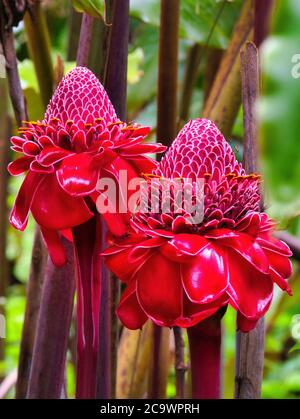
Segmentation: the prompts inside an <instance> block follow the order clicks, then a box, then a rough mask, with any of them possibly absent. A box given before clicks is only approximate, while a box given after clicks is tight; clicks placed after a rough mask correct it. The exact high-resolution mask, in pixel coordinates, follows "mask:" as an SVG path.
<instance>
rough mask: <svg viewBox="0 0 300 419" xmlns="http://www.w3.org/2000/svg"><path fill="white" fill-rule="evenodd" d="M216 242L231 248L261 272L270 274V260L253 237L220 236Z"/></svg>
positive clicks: (246, 235) (242, 234)
mask: <svg viewBox="0 0 300 419" xmlns="http://www.w3.org/2000/svg"><path fill="white" fill-rule="evenodd" d="M216 242H217V243H218V244H219V245H223V246H229V247H231V248H232V249H234V250H235V251H236V252H238V253H239V254H240V255H241V256H243V258H245V259H246V260H247V261H248V262H250V263H251V264H253V265H254V266H255V267H256V268H257V269H258V270H260V271H261V272H263V273H268V272H269V261H268V258H267V257H266V255H265V252H264V251H263V250H262V248H261V247H260V245H259V244H258V243H257V241H255V238H254V237H253V236H250V235H248V234H244V233H238V234H236V235H235V236H227V237H224V238H223V237H221V236H220V238H218V239H217V241H216Z"/></svg>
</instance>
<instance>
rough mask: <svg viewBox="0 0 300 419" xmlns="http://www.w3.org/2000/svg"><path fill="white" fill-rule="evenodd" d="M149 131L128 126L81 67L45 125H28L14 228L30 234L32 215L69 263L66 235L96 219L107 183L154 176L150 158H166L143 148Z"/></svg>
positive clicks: (55, 253) (16, 164)
mask: <svg viewBox="0 0 300 419" xmlns="http://www.w3.org/2000/svg"><path fill="white" fill-rule="evenodd" d="M148 132H149V128H147V127H142V126H138V125H136V124H133V125H127V124H125V123H123V122H121V121H120V120H118V118H117V116H116V113H115V110H114V108H113V106H112V104H111V102H110V100H109V98H108V96H107V94H106V92H105V90H104V88H103V87H102V85H101V84H100V82H99V81H98V79H97V78H96V77H95V76H94V74H93V73H92V72H91V71H89V70H88V69H87V68H83V67H77V68H75V69H74V70H72V71H71V72H70V73H68V75H67V76H66V77H65V78H64V79H63V80H62V81H61V83H60V84H59V86H58V88H57V90H56V92H55V93H54V96H53V98H52V100H51V102H50V104H49V106H48V108H47V111H46V114H45V117H44V120H43V121H41V122H40V121H37V122H25V124H24V126H23V127H22V128H20V134H19V136H15V137H12V138H11V143H12V145H13V146H12V149H13V150H14V151H16V152H17V153H22V154H23V156H22V157H19V158H18V159H17V160H15V161H13V162H12V163H11V164H10V165H9V168H8V169H9V172H10V174H12V175H14V176H16V175H20V174H22V173H24V172H27V174H26V177H25V180H24V182H23V184H22V186H21V189H20V191H19V193H18V196H17V198H16V201H15V204H14V207H13V210H12V214H11V217H10V222H11V224H12V225H13V226H14V227H15V228H17V229H19V230H24V229H25V227H26V224H27V219H28V214H29V211H31V212H32V214H33V217H34V218H35V220H36V221H37V223H38V224H39V225H40V226H41V230H42V233H43V236H44V239H45V241H46V243H47V245H48V248H49V251H50V254H51V256H52V259H53V261H54V263H55V264H56V265H62V264H64V262H65V256H64V252H63V248H62V246H61V244H60V240H59V231H65V230H68V229H71V228H72V227H74V226H77V225H80V224H83V223H84V222H86V221H87V220H88V219H90V218H91V217H92V216H93V208H94V206H93V204H92V202H93V201H95V200H96V198H97V193H96V185H97V182H98V179H99V177H100V176H102V175H103V176H113V177H116V178H117V177H118V171H119V170H120V169H124V170H127V172H128V175H129V177H130V176H132V177H135V176H137V175H138V174H139V173H140V172H141V171H148V170H152V169H153V168H154V167H155V162H154V161H153V160H150V159H149V158H147V157H145V156H144V154H145V153H155V152H160V151H163V150H164V149H165V148H164V147H163V146H161V145H159V144H142V141H143V139H144V138H145V136H146V135H147V134H148Z"/></svg>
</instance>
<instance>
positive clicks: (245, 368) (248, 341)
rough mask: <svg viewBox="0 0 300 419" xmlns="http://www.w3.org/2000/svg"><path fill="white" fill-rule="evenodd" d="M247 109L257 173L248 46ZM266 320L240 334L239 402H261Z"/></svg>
mask: <svg viewBox="0 0 300 419" xmlns="http://www.w3.org/2000/svg"><path fill="white" fill-rule="evenodd" d="M241 63H242V67H241V73H242V93H243V108H244V133H245V134H244V135H245V138H244V167H245V170H246V172H247V173H255V172H256V171H257V122H256V118H255V102H256V100H257V98H258V95H259V66H258V51H257V49H256V47H255V45H254V44H252V43H247V44H246V46H245V51H243V52H242V54H241ZM264 334H265V330H264V319H263V318H262V319H260V320H259V322H258V323H257V326H256V327H255V329H254V330H252V331H251V332H249V333H242V332H237V338H236V346H237V353H236V378H235V398H237V399H257V398H260V393H261V381H262V374H263V362H264Z"/></svg>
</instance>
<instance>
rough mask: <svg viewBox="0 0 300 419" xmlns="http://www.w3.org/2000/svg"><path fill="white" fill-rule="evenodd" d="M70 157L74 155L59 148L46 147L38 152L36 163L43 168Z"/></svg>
mask: <svg viewBox="0 0 300 419" xmlns="http://www.w3.org/2000/svg"><path fill="white" fill-rule="evenodd" d="M72 155H74V154H73V153H71V152H70V151H68V150H65V149H63V148H61V147H57V146H47V147H45V148H44V149H43V150H42V151H41V152H40V154H39V155H38V157H37V161H38V162H39V163H40V164H41V165H43V166H51V165H52V164H56V163H58V162H59V161H61V160H63V159H64V158H66V157H68V156H72Z"/></svg>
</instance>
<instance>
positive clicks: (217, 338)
mask: <svg viewBox="0 0 300 419" xmlns="http://www.w3.org/2000/svg"><path fill="white" fill-rule="evenodd" d="M187 332H188V338H189V347H190V362H191V374H192V397H193V398H195V399H219V398H220V394H221V390H220V388H221V386H220V381H221V335H222V334H221V316H220V314H219V313H217V314H215V315H214V316H212V317H210V318H209V319H207V320H204V321H203V322H201V323H199V324H197V325H196V326H193V327H189V328H188V329H187Z"/></svg>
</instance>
